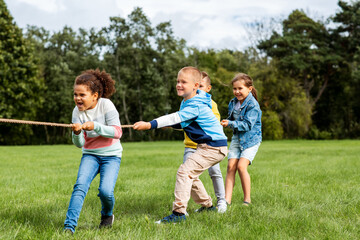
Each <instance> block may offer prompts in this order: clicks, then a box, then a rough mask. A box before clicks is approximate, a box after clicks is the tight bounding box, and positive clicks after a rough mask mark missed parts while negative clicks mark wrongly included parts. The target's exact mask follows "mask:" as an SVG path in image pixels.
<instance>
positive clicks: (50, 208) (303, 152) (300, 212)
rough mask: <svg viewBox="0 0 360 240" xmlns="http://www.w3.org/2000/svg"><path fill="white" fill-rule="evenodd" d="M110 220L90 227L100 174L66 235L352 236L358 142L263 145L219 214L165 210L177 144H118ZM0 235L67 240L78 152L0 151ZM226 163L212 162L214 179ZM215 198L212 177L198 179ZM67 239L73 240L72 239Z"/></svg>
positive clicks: (359, 180)
mask: <svg viewBox="0 0 360 240" xmlns="http://www.w3.org/2000/svg"><path fill="white" fill-rule="evenodd" d="M123 147H124V153H123V158H122V163H121V167H120V173H119V178H118V181H117V185H116V188H115V197H116V200H117V201H116V205H115V210H114V214H115V222H114V226H113V228H112V229H104V230H99V229H98V228H97V226H98V224H99V221H100V201H99V199H98V197H97V188H98V183H99V178H98V177H97V178H95V180H94V182H93V183H92V185H91V187H90V190H89V193H88V195H87V197H86V199H85V203H84V207H83V209H82V212H81V216H80V219H79V223H78V227H77V231H76V233H75V235H74V237H73V238H75V239H172V238H173V239H359V238H360V174H359V173H360V141H355V140H354V141H351V140H344V141H302V140H296V141H266V142H263V143H262V145H261V146H260V149H259V152H258V154H257V156H256V158H255V160H254V164H253V165H252V166H250V167H249V172H250V174H251V180H252V202H253V204H252V205H251V206H250V207H245V206H242V205H241V203H242V191H241V185H240V180H239V177H237V179H236V185H235V190H234V194H233V202H232V205H231V207H230V208H229V210H228V211H227V212H226V213H225V214H217V213H214V212H209V213H203V214H196V213H193V212H194V210H195V209H196V208H198V207H199V206H197V205H196V204H195V203H194V202H193V201H192V200H190V202H189V208H188V212H189V213H190V215H189V217H188V220H187V221H186V222H185V223H181V224H167V225H157V224H155V223H154V221H156V220H159V219H160V218H162V217H164V216H166V215H168V214H170V212H171V206H172V201H173V198H174V197H173V190H174V186H175V176H176V171H177V168H178V167H179V165H180V163H181V162H182V153H183V144H182V142H141V143H123ZM0 151H1V156H0V194H1V196H0V239H66V238H69V236H67V235H65V234H63V233H62V226H63V222H64V219H65V214H66V210H67V207H68V203H69V200H70V196H71V192H72V187H73V185H74V183H75V180H76V174H77V169H78V165H79V161H80V158H81V150H80V149H78V148H76V147H75V146H71V145H69V146H67V145H55V146H14V147H8V146H6V147H5V146H2V147H0ZM226 166H227V160H226V159H225V160H224V161H223V162H222V163H221V169H222V172H223V177H224V178H225V175H226ZM201 179H202V180H203V182H204V184H205V187H206V189H207V190H208V192H209V193H210V194H211V196H212V197H213V199H215V196H214V192H213V188H212V183H211V180H210V178H209V176H208V174H207V172H206V173H204V174H203V175H202V176H201ZM71 238H72V237H71Z"/></svg>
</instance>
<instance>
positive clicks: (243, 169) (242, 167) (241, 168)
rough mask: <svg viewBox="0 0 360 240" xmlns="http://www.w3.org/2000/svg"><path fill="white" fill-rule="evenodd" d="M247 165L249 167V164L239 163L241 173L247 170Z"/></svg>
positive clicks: (238, 167) (238, 168)
mask: <svg viewBox="0 0 360 240" xmlns="http://www.w3.org/2000/svg"><path fill="white" fill-rule="evenodd" d="M247 167H248V165H244V164H239V165H238V166H237V170H238V171H239V172H240V173H244V172H247Z"/></svg>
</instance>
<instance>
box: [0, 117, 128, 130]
mask: <svg viewBox="0 0 360 240" xmlns="http://www.w3.org/2000/svg"><path fill="white" fill-rule="evenodd" d="M0 122H4V123H19V124H33V125H45V126H52V127H67V128H71V127H72V124H66V123H51V122H38V121H25V120H17V119H6V118H0ZM121 127H122V128H132V127H133V125H121Z"/></svg>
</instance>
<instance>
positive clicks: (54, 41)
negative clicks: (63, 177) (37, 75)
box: [26, 26, 104, 143]
mask: <svg viewBox="0 0 360 240" xmlns="http://www.w3.org/2000/svg"><path fill="white" fill-rule="evenodd" d="M26 37H27V38H28V39H29V40H31V41H32V42H33V43H34V45H35V46H36V55H37V57H38V58H39V59H40V61H39V68H40V69H41V75H42V77H43V78H44V80H45V85H46V89H45V90H44V92H43V96H44V99H45V102H46V104H44V105H43V107H42V108H41V111H40V112H39V114H38V118H39V119H40V120H41V121H46V122H60V123H69V122H71V113H72V109H73V108H74V101H73V85H74V80H75V77H76V76H77V75H79V74H80V73H81V72H82V71H84V70H86V69H90V68H92V69H95V68H101V67H102V63H101V61H100V53H101V46H102V44H103V41H104V40H103V39H102V36H101V35H100V34H98V33H97V32H96V31H95V30H94V29H90V30H89V31H86V30H84V29H79V31H78V32H76V31H74V30H73V29H72V28H70V27H66V26H65V27H64V28H63V29H62V30H61V31H59V32H54V33H52V34H51V33H50V32H48V31H46V30H45V29H43V28H38V27H35V26H29V27H28V29H27V32H26ZM43 132H44V133H45V136H44V134H43ZM38 136H39V141H40V142H42V140H41V139H42V138H44V139H46V142H47V143H60V142H69V141H70V140H71V139H70V138H69V131H68V129H65V128H48V127H46V126H44V127H43V129H40V130H39V132H38Z"/></svg>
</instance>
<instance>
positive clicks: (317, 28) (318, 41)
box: [258, 10, 340, 107]
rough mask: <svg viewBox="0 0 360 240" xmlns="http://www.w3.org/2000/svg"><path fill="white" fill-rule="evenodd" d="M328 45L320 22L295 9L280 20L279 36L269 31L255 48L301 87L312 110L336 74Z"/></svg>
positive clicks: (328, 39) (335, 56) (335, 61)
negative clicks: (272, 59) (272, 60)
mask: <svg viewBox="0 0 360 240" xmlns="http://www.w3.org/2000/svg"><path fill="white" fill-rule="evenodd" d="M332 44H333V43H332V38H331V37H330V34H329V32H328V31H327V29H326V27H325V25H324V24H323V23H321V22H315V21H314V20H312V19H311V18H309V17H308V16H306V14H305V13H304V12H303V11H300V10H295V11H293V12H292V13H291V14H290V15H289V17H288V18H287V19H285V20H284V21H283V31H282V35H281V34H279V33H277V32H273V34H272V36H271V37H270V39H268V40H264V41H261V42H260V44H259V45H258V47H259V49H261V50H263V51H264V52H265V53H266V54H267V55H268V56H270V57H272V58H274V59H276V60H277V66H278V68H279V69H281V70H282V71H283V72H284V73H285V74H287V75H288V76H289V77H291V78H293V79H297V80H298V81H299V83H301V84H302V86H303V88H304V90H305V93H306V97H307V98H308V99H309V102H310V104H311V105H312V106H313V107H314V106H315V104H316V103H317V101H319V99H320V98H321V96H322V94H323V93H324V91H325V89H326V87H327V86H328V83H329V81H331V80H332V78H333V77H334V75H335V73H336V71H337V70H336V68H337V66H338V62H339V60H340V57H339V56H338V55H337V54H336V53H333V51H332V50H333V45H332Z"/></svg>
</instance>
